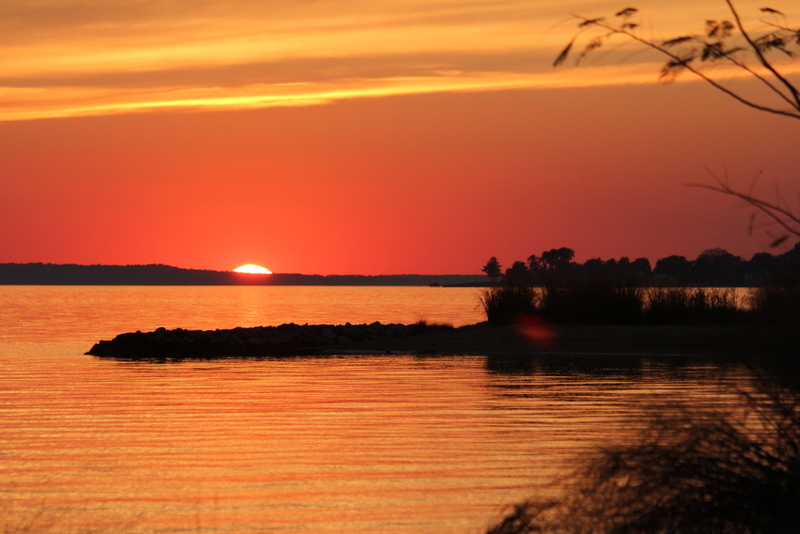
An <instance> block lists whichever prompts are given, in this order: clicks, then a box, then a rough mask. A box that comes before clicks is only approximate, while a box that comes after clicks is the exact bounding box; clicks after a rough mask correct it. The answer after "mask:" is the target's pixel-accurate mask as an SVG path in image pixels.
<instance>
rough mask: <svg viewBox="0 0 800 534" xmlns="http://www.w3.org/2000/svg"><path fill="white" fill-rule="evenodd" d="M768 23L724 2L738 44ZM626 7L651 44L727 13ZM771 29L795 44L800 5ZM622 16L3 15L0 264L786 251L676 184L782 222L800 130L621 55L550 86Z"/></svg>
mask: <svg viewBox="0 0 800 534" xmlns="http://www.w3.org/2000/svg"><path fill="white" fill-rule="evenodd" d="M762 3H763V2H754V1H750V0H747V1H741V2H738V3H737V4H736V5H737V7H738V8H739V10H740V12H741V14H742V16H743V20H744V23H745V24H746V25H747V27H748V28H752V29H753V30H754V31H758V30H760V29H763V28H764V27H765V24H764V22H763V21H765V20H772V19H769V18H767V17H766V16H765V14H764V13H761V12H760V11H759V9H758V8H760V7H764V5H762ZM631 5H634V6H635V7H637V8H639V10H640V13H639V15H637V17H638V18H637V19H636V20H637V22H638V23H639V24H640V28H641V31H642V32H643V35H644V36H646V37H650V38H653V39H668V38H671V37H676V36H678V35H683V34H685V33H687V32H688V33H691V32H700V31H702V29H703V24H704V21H705V20H706V19H716V20H719V19H723V18H730V17H729V13H728V12H727V11H726V9H727V8H726V5H725V3H724V2H723V1H722V0H719V1H716V0H708V1H705V2H697V1H688V0H670V1H669V2H666V1H663V0H662V1H657V0H649V1H648V0H642V1H639V2H636V3H634V4H631ZM769 6H770V7H773V8H775V9H778V10H780V11H782V12H783V13H785V15H786V20H787V21H788V23H789V24H791V25H793V26H795V27H796V26H800V5H798V4H797V3H796V2H795V1H793V0H792V1H789V0H774V1H772V2H771V3H769ZM623 7H628V6H627V5H624V6H623V5H621V4H619V3H617V2H608V1H605V0H602V1H571V0H558V1H556V0H547V1H545V0H527V1H521V0H519V1H518V0H452V1H451V0H402V1H399V0H394V1H390V0H363V1H362V0H335V1H334V0H325V1H317V0H172V1H164V0H117V1H114V2H108V1H106V0H38V1H31V0H4V1H3V2H2V4H0V263H6V262H15V263H27V262H45V263H78V264H98V263H101V264H147V263H163V264H168V265H175V266H178V267H185V268H196V269H214V270H231V269H233V268H235V267H237V266H239V265H242V264H245V263H254V264H258V265H263V266H264V267H266V268H268V269H270V270H272V271H274V272H284V273H289V272H296V273H306V274H315V273H316V274H403V273H419V274H470V273H480V269H481V267H482V266H483V265H484V264H485V263H486V261H487V260H488V259H489V257H490V256H496V257H497V258H498V260H500V262H501V264H502V265H503V266H504V267H508V266H510V265H511V264H512V263H513V262H514V261H517V260H523V261H524V260H525V259H526V258H527V257H528V256H530V255H531V254H537V255H538V254H540V253H541V252H542V251H544V250H548V249H551V248H559V247H563V246H566V247H570V248H572V249H574V250H575V252H576V259H577V260H578V261H585V260H586V259H589V258H594V257H600V258H603V259H607V258H612V257H614V258H619V257H621V256H628V257H630V258H631V259H633V258H638V257H647V258H649V259H650V260H651V261H652V262H653V263H654V262H655V260H657V259H658V258H661V257H665V256H668V255H672V254H678V255H684V256H687V257H689V258H690V259H693V258H695V257H696V256H697V255H698V254H700V253H701V252H702V251H703V250H705V249H708V248H713V247H722V248H725V249H727V250H729V251H730V252H733V253H734V254H738V255H740V256H743V257H745V258H746V259H747V258H749V257H750V256H752V254H754V253H756V252H760V251H771V252H781V251H782V250H777V251H776V250H774V249H770V248H769V243H770V241H771V240H772V237H774V236H775V235H776V234H777V233H778V230H777V229H775V228H770V227H765V228H758V229H756V231H755V232H750V231H749V228H748V223H749V216H750V211H749V210H748V209H747V208H746V207H745V206H742V205H741V204H740V203H737V201H735V200H734V199H731V198H729V197H726V196H724V195H720V194H716V193H713V192H710V191H707V190H704V189H700V188H696V187H690V186H688V185H687V184H691V183H712V182H713V180H714V179H715V177H716V178H721V179H726V180H729V181H730V183H731V184H733V185H734V186H737V187H741V188H743V189H748V188H750V187H751V185H752V186H753V187H755V189H754V191H755V192H756V193H757V194H759V195H761V196H764V197H766V198H770V199H771V198H775V197H776V195H781V198H784V199H785V200H787V201H788V202H789V204H790V206H793V207H796V206H798V202H797V201H796V199H797V196H798V194H797V191H798V169H800V150H799V149H798V148H799V147H800V143H798V139H800V137H798V133H800V121H797V120H796V119H790V118H785V117H779V116H775V115H770V114H766V113H763V112H759V111H756V110H752V109H749V108H746V107H745V106H742V105H741V104H739V103H737V102H735V101H734V100H733V99H730V98H729V97H727V96H725V95H723V94H721V93H719V92H717V91H715V90H714V89H713V88H711V87H709V86H708V85H707V84H704V83H702V82H697V81H693V80H692V79H691V78H690V77H689V76H683V77H681V78H680V79H679V80H678V82H676V83H672V84H666V85H665V84H662V83H659V81H658V72H659V70H660V68H661V64H662V62H661V60H660V58H659V57H658V56H656V55H655V54H653V53H649V52H647V51H646V50H644V49H643V48H642V47H638V46H634V45H631V44H627V45H624V46H622V45H623V41H622V40H620V41H617V42H616V43H618V44H614V43H612V45H610V46H608V47H606V48H604V49H601V51H599V52H596V53H595V54H593V55H592V56H590V57H589V58H588V59H587V60H585V61H584V62H582V63H581V64H580V65H579V66H576V65H575V62H574V61H572V60H569V61H567V62H566V63H565V64H564V65H563V66H561V67H559V68H554V67H553V65H552V64H553V60H554V59H555V57H556V56H557V55H558V53H559V52H560V51H561V49H563V48H564V46H565V45H566V43H568V42H569V41H570V39H571V38H572V37H573V36H574V35H575V32H576V26H577V22H576V19H575V18H573V17H572V16H571V15H574V14H577V15H582V16H586V17H595V16H608V17H610V18H612V19H613V16H614V13H615V12H617V11H619V10H620V9H621V8H623ZM776 62H777V64H778V66H779V67H780V68H781V69H782V71H783V72H786V73H788V74H789V76H791V79H792V80H793V81H795V82H796V83H800V62H792V61H791V60H790V59H788V58H777V57H776ZM714 73H715V75H719V76H722V77H729V78H730V79H729V80H728V81H726V83H730V84H731V87H733V88H735V89H736V90H740V91H744V92H747V93H748V94H750V93H751V92H752V91H756V85H755V84H754V83H752V82H749V81H747V80H746V79H743V78H741V77H738V78H737V77H735V74H736V73H734V72H732V71H731V72H728V71H723V70H716V71H714ZM759 96H761V95H759ZM790 245H791V243H788V244H787V246H790Z"/></svg>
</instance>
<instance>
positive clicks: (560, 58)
mask: <svg viewBox="0 0 800 534" xmlns="http://www.w3.org/2000/svg"><path fill="white" fill-rule="evenodd" d="M574 43H575V37H573V38H572V40H571V41H570V42H569V43H568V44H567V46H566V47H564V50H562V51H561V53H560V54H559V55H558V57H557V58H556V60H555V61H553V66H554V67H558V66H559V65H561V64H562V63H564V61H565V60H566V59H567V56H569V51H570V50H572V45H573V44H574Z"/></svg>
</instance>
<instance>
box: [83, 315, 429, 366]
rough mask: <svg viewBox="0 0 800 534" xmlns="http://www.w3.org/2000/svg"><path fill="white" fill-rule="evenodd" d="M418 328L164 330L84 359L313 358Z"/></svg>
mask: <svg viewBox="0 0 800 534" xmlns="http://www.w3.org/2000/svg"><path fill="white" fill-rule="evenodd" d="M424 331H425V328H420V327H419V325H410V326H407V325H402V324H391V325H383V324H381V323H379V322H375V323H372V324H369V325H366V324H360V325H353V324H350V323H347V324H344V325H338V326H337V325H308V324H306V325H303V326H300V325H296V324H282V325H280V326H257V327H252V328H243V327H237V328H233V329H228V330H221V329H216V330H184V329H182V328H176V329H174V330H167V329H166V328H164V327H161V328H158V329H156V330H155V331H153V332H148V333H142V332H140V331H137V332H133V333H126V334H120V335H118V336H117V337H115V338H114V339H113V340H111V341H100V342H99V343H96V344H95V345H94V346H92V348H91V349H90V350H89V352H87V353H86V354H91V355H93V356H100V357H110V358H120V359H132V360H181V359H186V358H224V357H247V356H250V357H265V356H288V355H304V354H317V353H321V352H322V351H324V350H325V349H326V348H329V347H332V346H345V345H347V344H350V343H355V342H358V341H363V340H378V339H382V338H388V337H393V338H394V337H403V336H408V335H416V334H420V333H423V332H424Z"/></svg>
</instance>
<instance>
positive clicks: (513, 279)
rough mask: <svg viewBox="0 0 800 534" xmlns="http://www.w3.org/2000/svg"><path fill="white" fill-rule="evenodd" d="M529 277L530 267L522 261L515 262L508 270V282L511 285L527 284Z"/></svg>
mask: <svg viewBox="0 0 800 534" xmlns="http://www.w3.org/2000/svg"><path fill="white" fill-rule="evenodd" d="M529 275H530V272H529V271H528V266H527V265H526V264H525V262H522V261H515V262H514V264H513V265H512V266H511V267H510V268H508V269H506V281H507V282H508V283H510V284H524V283H527V282H529Z"/></svg>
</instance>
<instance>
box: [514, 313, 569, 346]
mask: <svg viewBox="0 0 800 534" xmlns="http://www.w3.org/2000/svg"><path fill="white" fill-rule="evenodd" d="M515 326H516V327H517V331H518V332H519V333H520V334H521V335H522V336H523V337H524V338H525V339H527V340H528V342H530V343H531V344H532V345H534V346H536V347H538V348H540V349H552V348H555V347H556V346H557V345H558V334H556V332H555V330H553V329H552V328H551V327H550V325H548V324H547V322H545V320H544V319H542V318H541V317H537V316H535V315H523V316H520V317H517V319H516V321H515Z"/></svg>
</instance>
